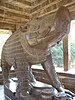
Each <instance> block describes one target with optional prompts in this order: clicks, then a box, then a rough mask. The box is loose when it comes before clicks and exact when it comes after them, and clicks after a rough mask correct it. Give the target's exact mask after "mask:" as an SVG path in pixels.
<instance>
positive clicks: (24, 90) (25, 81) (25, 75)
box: [15, 59, 31, 100]
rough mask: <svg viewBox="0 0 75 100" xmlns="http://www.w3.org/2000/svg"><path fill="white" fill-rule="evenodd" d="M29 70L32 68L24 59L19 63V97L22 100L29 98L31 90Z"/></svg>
mask: <svg viewBox="0 0 75 100" xmlns="http://www.w3.org/2000/svg"><path fill="white" fill-rule="evenodd" d="M29 69H30V66H29V64H28V63H27V62H26V61H24V60H23V59H22V60H20V61H19V62H18V61H17V68H16V69H15V71H16V76H17V78H18V87H17V96H18V97H19V98H21V100H22V97H23V98H24V97H25V96H28V95H29V92H30V90H31V86H30V76H29Z"/></svg>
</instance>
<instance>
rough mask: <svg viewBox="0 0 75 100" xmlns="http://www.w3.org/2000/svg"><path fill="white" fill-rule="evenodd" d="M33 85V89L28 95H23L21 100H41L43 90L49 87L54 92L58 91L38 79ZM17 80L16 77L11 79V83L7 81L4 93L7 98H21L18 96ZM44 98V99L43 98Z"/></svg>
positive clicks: (11, 99)
mask: <svg viewBox="0 0 75 100" xmlns="http://www.w3.org/2000/svg"><path fill="white" fill-rule="evenodd" d="M31 84H32V86H33V89H32V91H31V93H30V95H28V96H21V97H20V99H21V100H40V99H39V97H40V95H41V93H42V91H43V90H45V89H49V90H52V91H54V92H57V91H56V90H55V89H54V88H53V87H52V86H51V85H48V84H45V83H42V82H39V81H36V82H33V83H31ZM17 85H18V83H17V80H16V78H13V79H10V83H7V84H6V85H5V86H4V93H5V98H6V100H19V99H18V98H17V97H16V88H17ZM41 100H42V99H41Z"/></svg>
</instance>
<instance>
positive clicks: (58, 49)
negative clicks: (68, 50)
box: [51, 42, 63, 67]
mask: <svg viewBox="0 0 75 100" xmlns="http://www.w3.org/2000/svg"><path fill="white" fill-rule="evenodd" d="M51 53H52V58H53V62H54V64H55V65H57V66H58V67H60V66H63V45H62V42H60V43H59V44H56V45H55V46H54V47H52V48H51Z"/></svg>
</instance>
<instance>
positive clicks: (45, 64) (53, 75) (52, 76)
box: [42, 54, 63, 91]
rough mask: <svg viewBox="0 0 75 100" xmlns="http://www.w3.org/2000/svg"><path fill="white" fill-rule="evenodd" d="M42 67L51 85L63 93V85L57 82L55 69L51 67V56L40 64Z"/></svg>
mask: <svg viewBox="0 0 75 100" xmlns="http://www.w3.org/2000/svg"><path fill="white" fill-rule="evenodd" d="M42 66H43V68H44V70H45V71H46V73H47V75H48V77H49V78H50V80H51V81H52V85H53V86H54V87H55V88H56V89H57V90H58V91H63V85H62V84H61V82H60V81H59V78H58V76H57V73H56V71H55V68H54V66H53V62H52V56H51V54H50V55H48V56H47V60H46V61H45V62H43V63H42Z"/></svg>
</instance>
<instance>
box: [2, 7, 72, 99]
mask: <svg viewBox="0 0 75 100" xmlns="http://www.w3.org/2000/svg"><path fill="white" fill-rule="evenodd" d="M70 22H71V18H70V13H69V10H68V9H67V8H66V7H60V8H59V9H58V11H57V12H56V15H55V17H54V18H53V20H51V17H50V15H48V16H45V17H42V18H39V19H37V18H36V19H34V20H31V21H29V22H28V23H27V24H26V25H24V26H23V27H21V28H20V29H19V30H17V31H16V32H15V33H13V34H12V35H11V36H10V37H9V38H8V40H7V41H6V42H5V44H4V46H3V50H2V58H1V67H2V71H3V79H4V84H5V83H6V82H8V79H9V72H10V68H11V66H12V65H13V66H14V69H15V72H16V76H17V78H18V89H17V95H18V97H23V96H26V95H28V94H29V92H30V91H31V88H32V86H31V84H30V82H31V81H35V78H34V76H33V74H32V71H31V65H33V64H39V63H40V64H41V65H42V66H43V68H44V69H45V71H46V72H47V74H48V76H49V78H51V80H52V83H53V84H52V85H53V86H54V87H55V88H56V89H57V90H58V91H64V88H63V86H62V84H61V82H60V81H59V79H58V77H57V74H56V72H55V69H54V66H53V63H52V57H51V53H50V50H49V48H50V47H52V46H54V45H55V44H56V43H57V42H59V41H60V40H61V39H62V38H63V37H64V36H65V35H66V34H68V33H69V30H70ZM25 100H26V99H25Z"/></svg>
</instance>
